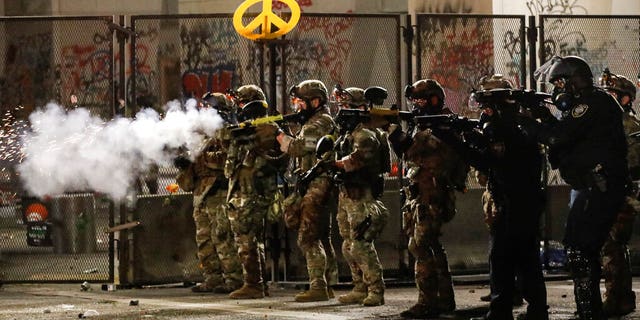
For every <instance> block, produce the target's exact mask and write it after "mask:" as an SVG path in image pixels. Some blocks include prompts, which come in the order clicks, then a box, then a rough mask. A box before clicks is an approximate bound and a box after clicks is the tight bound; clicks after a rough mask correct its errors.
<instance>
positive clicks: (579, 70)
mask: <svg viewBox="0 0 640 320" xmlns="http://www.w3.org/2000/svg"><path fill="white" fill-rule="evenodd" d="M559 79H564V80H565V82H566V85H567V86H573V89H575V90H580V89H584V88H589V87H592V86H593V73H591V68H590V67H589V64H587V62H586V61H584V59H582V58H580V57H577V56H566V57H564V58H559V59H558V58H556V59H555V62H554V63H553V65H552V66H551V68H550V69H549V82H551V83H553V82H555V81H557V80H559Z"/></svg>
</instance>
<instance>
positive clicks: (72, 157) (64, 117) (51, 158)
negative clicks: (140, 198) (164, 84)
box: [18, 100, 223, 200]
mask: <svg viewBox="0 0 640 320" xmlns="http://www.w3.org/2000/svg"><path fill="white" fill-rule="evenodd" d="M165 110H167V111H166V114H165V116H164V117H160V116H159V115H158V113H157V112H156V111H154V110H153V109H143V110H142V111H140V112H139V113H138V114H137V115H136V117H135V119H129V118H115V119H113V120H110V121H108V122H105V121H104V120H102V119H100V118H99V117H96V116H91V115H90V113H89V111H88V110H86V109H83V108H77V109H74V110H71V111H68V112H67V111H65V110H64V109H63V108H62V107H60V106H58V105H56V104H53V103H50V104H48V105H47V106H46V107H45V108H44V109H42V110H38V111H36V112H34V113H32V114H31V115H30V116H29V120H30V123H31V130H29V132H27V133H26V134H25V135H24V137H23V141H22V144H23V154H24V160H23V161H22V163H20V164H19V166H18V172H19V173H20V177H21V179H22V183H23V185H24V187H25V189H26V190H27V192H29V193H31V194H33V195H35V196H40V197H42V196H45V195H56V194H61V193H64V192H69V191H97V192H100V193H105V194H107V195H109V196H110V197H111V198H112V199H114V200H121V199H123V198H124V197H125V196H126V194H127V189H128V188H129V187H131V186H132V184H133V182H134V181H135V179H136V178H137V177H138V176H139V175H140V174H141V173H144V172H145V171H146V170H147V169H148V168H149V166H150V165H151V164H153V163H156V164H159V165H168V164H170V163H171V160H172V159H173V157H175V155H176V153H177V149H178V148H184V149H186V150H187V151H189V154H190V156H191V157H192V158H193V157H195V156H196V155H197V154H198V152H199V151H200V149H201V144H202V143H203V141H204V139H205V138H206V136H211V135H213V133H214V132H215V131H216V130H217V129H219V128H220V127H221V126H222V123H223V120H222V118H221V117H220V116H219V115H218V114H217V112H216V111H215V110H214V109H197V108H196V101H195V100H188V101H187V103H186V105H185V107H184V108H183V107H182V106H181V105H180V103H179V102H177V101H173V102H170V103H168V104H167V105H166V106H165Z"/></svg>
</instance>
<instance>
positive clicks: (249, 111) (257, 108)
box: [238, 100, 268, 122]
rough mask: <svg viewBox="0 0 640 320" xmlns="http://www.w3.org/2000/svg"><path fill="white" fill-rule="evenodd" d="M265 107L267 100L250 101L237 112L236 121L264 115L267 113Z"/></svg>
mask: <svg viewBox="0 0 640 320" xmlns="http://www.w3.org/2000/svg"><path fill="white" fill-rule="evenodd" d="M267 107H268V105H267V102H266V101H264V100H254V101H251V102H249V103H247V104H246V105H244V107H243V108H242V109H241V110H240V112H238V121H239V122H243V121H247V120H253V119H257V118H261V117H264V116H266V115H267Z"/></svg>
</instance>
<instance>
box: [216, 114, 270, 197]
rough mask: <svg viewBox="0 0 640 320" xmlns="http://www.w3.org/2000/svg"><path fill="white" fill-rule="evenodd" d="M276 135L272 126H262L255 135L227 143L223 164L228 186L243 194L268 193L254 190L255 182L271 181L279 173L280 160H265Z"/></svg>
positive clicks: (234, 139) (237, 138) (267, 158)
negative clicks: (225, 157) (236, 188)
mask: <svg viewBox="0 0 640 320" xmlns="http://www.w3.org/2000/svg"><path fill="white" fill-rule="evenodd" d="M276 131H277V126H276V125H275V124H263V125H260V128H259V129H258V130H257V132H256V133H255V134H251V135H246V136H240V137H235V138H233V139H232V140H231V142H230V144H229V149H228V152H227V159H226V161H225V164H224V175H225V176H226V177H227V178H228V179H229V183H230V186H232V187H233V186H235V187H239V188H240V189H242V190H241V192H242V193H243V194H250V193H254V192H258V193H262V192H269V191H268V190H260V189H259V188H256V187H255V186H256V185H257V184H256V183H257V181H256V180H259V179H263V178H268V179H274V180H275V178H274V177H275V174H276V173H277V172H278V171H279V170H280V165H281V164H280V162H281V160H278V159H275V160H274V159H273V158H272V157H270V156H269V153H270V152H272V151H273V148H274V147H275V144H276V140H275V132H276ZM232 191H233V190H230V193H232ZM234 192H235V191H234Z"/></svg>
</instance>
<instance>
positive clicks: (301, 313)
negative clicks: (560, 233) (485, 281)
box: [0, 278, 640, 320]
mask: <svg viewBox="0 0 640 320" xmlns="http://www.w3.org/2000/svg"><path fill="white" fill-rule="evenodd" d="M90 286H91V287H90V289H89V290H88V291H82V290H81V285H80V284H5V285H4V286H2V287H1V288H0V306H1V307H0V319H31V320H37V319H78V318H79V317H86V318H91V319H317V320H324V319H330V320H334V319H335V320H341V319H401V318H400V317H399V316H398V314H399V313H400V312H401V311H403V310H405V309H407V308H408V307H410V306H411V305H413V304H414V303H415V301H416V290H415V288H413V287H409V286H405V287H392V288H388V289H387V291H386V293H385V300H386V304H385V305H384V306H379V307H367V308H365V307H362V306H357V305H340V304H339V303H338V302H337V300H336V299H332V300H330V301H326V302H316V303H296V302H293V295H294V294H295V293H296V292H298V291H299V290H298V289H295V288H294V287H293V286H291V285H286V286H283V285H278V284H271V296H270V297H267V298H265V299H260V300H230V299H227V297H226V295H221V294H194V293H191V291H190V290H189V288H185V287H178V286H174V287H171V286H164V287H148V288H139V289H118V290H116V291H103V290H101V284H99V283H94V284H90ZM634 288H635V291H636V292H640V278H636V279H635V281H634ZM348 290H349V289H348V288H347V287H344V288H342V289H340V290H337V291H336V293H337V294H343V293H345V292H347V291H348ZM455 290H456V301H457V304H458V310H457V311H456V312H455V313H452V314H448V315H443V317H442V319H468V318H469V317H472V316H479V315H481V314H483V313H484V312H486V310H487V303H485V302H481V301H480V297H481V296H482V295H485V294H487V293H488V291H489V290H488V288H487V286H486V285H482V284H462V285H456V286H455ZM547 291H548V294H547V295H548V298H549V305H550V308H551V309H550V310H551V319H571V318H572V316H573V311H574V309H575V305H574V302H573V286H572V284H571V282H570V281H567V280H555V281H547ZM525 308H526V307H519V308H516V309H515V310H514V314H519V313H522V312H524V309H525ZM620 319H640V311H637V312H634V313H632V314H630V315H627V316H625V317H622V318H620Z"/></svg>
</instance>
